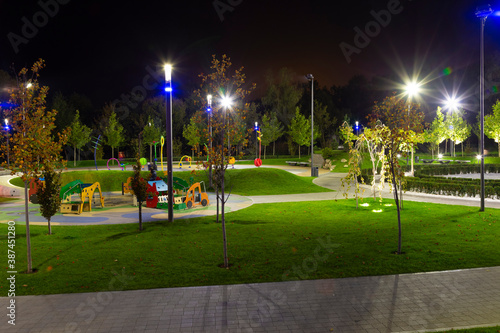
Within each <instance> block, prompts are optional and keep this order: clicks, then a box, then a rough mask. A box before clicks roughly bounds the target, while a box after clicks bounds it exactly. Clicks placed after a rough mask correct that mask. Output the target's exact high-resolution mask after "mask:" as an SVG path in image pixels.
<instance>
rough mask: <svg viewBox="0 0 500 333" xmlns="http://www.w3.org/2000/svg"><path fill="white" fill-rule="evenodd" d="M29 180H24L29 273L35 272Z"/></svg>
mask: <svg viewBox="0 0 500 333" xmlns="http://www.w3.org/2000/svg"><path fill="white" fill-rule="evenodd" d="M28 202H29V200H28V180H25V181H24V212H25V215H26V251H27V260H28V271H27V273H28V274H30V273H33V269H32V265H31V238H30V219H29V210H28Z"/></svg>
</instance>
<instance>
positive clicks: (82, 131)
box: [68, 110, 92, 166]
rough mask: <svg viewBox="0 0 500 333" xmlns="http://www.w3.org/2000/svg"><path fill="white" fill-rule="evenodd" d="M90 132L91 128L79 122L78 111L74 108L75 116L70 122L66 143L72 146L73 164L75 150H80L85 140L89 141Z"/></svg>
mask: <svg viewBox="0 0 500 333" xmlns="http://www.w3.org/2000/svg"><path fill="white" fill-rule="evenodd" d="M91 134H92V129H90V128H89V127H87V126H86V125H84V124H82V123H81V122H80V112H79V111H78V110H76V114H75V118H74V119H73V122H72V123H71V135H70V136H69V138H68V143H70V144H71V145H72V146H73V148H74V151H73V152H74V160H73V165H74V166H76V150H77V149H79V150H81V149H82V147H83V146H84V145H86V144H87V142H89V141H90V135H91Z"/></svg>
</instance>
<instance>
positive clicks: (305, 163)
mask: <svg viewBox="0 0 500 333" xmlns="http://www.w3.org/2000/svg"><path fill="white" fill-rule="evenodd" d="M298 164H299V165H300V166H309V165H311V163H309V162H299V163H298Z"/></svg>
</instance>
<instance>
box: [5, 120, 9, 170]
mask: <svg viewBox="0 0 500 333" xmlns="http://www.w3.org/2000/svg"><path fill="white" fill-rule="evenodd" d="M9 130H10V128H9V120H8V119H5V131H7V165H8V166H10V160H9V151H10V146H9V134H10V132H9Z"/></svg>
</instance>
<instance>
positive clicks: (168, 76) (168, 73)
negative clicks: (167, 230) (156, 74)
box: [164, 64, 174, 222]
mask: <svg viewBox="0 0 500 333" xmlns="http://www.w3.org/2000/svg"><path fill="white" fill-rule="evenodd" d="M164 70H165V92H167V93H166V97H167V98H166V127H167V186H168V188H167V197H168V203H167V206H168V221H169V222H173V221H174V176H173V170H172V169H173V155H172V154H173V151H172V142H173V138H172V65H170V64H166V65H165V66H164Z"/></svg>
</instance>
